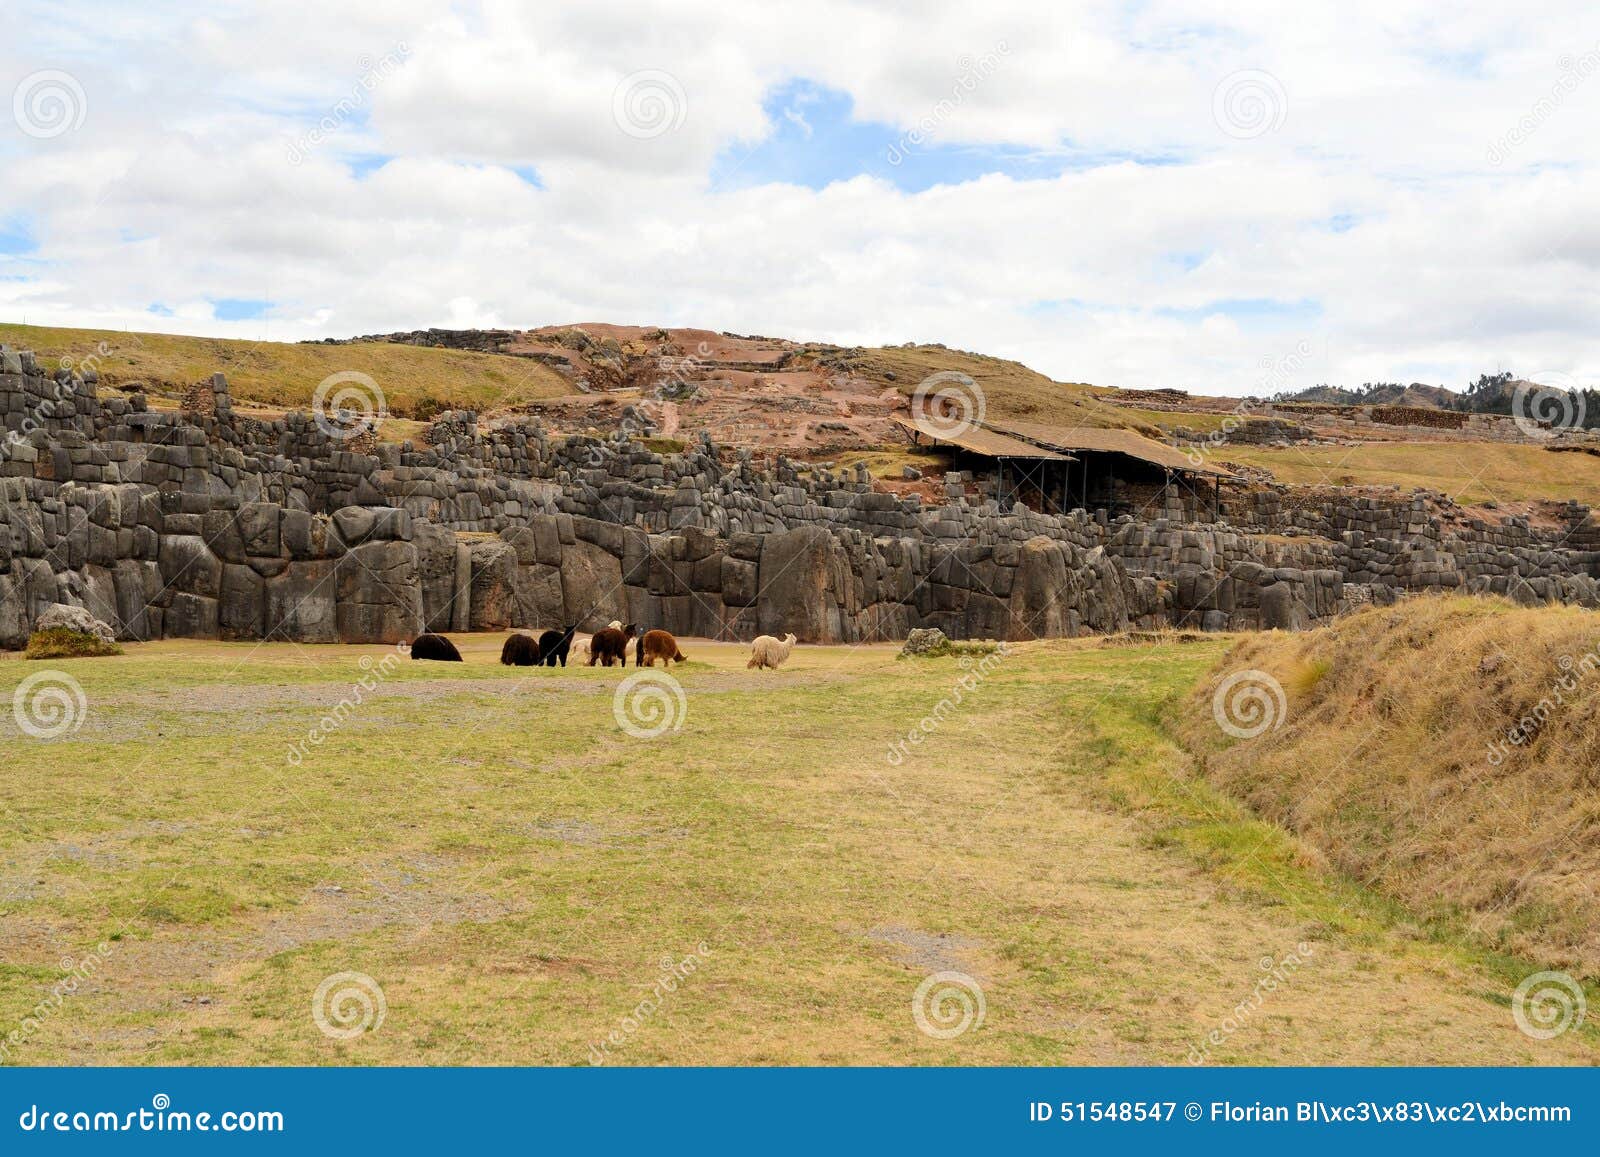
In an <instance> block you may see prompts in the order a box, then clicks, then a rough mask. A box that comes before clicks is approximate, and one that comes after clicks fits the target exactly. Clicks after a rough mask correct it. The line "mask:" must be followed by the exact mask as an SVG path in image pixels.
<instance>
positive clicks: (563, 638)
mask: <svg viewBox="0 0 1600 1157" xmlns="http://www.w3.org/2000/svg"><path fill="white" fill-rule="evenodd" d="M577 633H578V628H577V627H568V628H567V629H566V630H564V631H546V632H545V633H544V634H542V635H540V636H539V656H540V658H539V661H540V662H541V663H543V664H544V665H545V666H546V667H554V666H555V665H556V663H557V662H558V661H559V662H560V664H561V665H562V666H563V667H565V666H566V665H567V652H568V651H570V650H571V649H572V636H573V635H575V634H577Z"/></svg>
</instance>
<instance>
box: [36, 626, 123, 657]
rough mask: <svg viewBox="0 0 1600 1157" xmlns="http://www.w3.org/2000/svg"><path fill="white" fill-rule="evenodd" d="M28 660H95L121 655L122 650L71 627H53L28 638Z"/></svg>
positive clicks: (114, 644) (96, 636)
mask: <svg viewBox="0 0 1600 1157" xmlns="http://www.w3.org/2000/svg"><path fill="white" fill-rule="evenodd" d="M22 654H23V657H24V658H27V659H93V658H98V657H99V656H101V655H120V654H122V648H121V647H120V646H118V645H117V644H116V643H108V642H106V641H105V640H103V639H101V638H100V637H99V636H98V635H91V634H89V632H87V631H74V630H73V629H72V628H71V627H51V628H49V629H48V630H44V631H35V632H33V634H31V635H29V636H28V646H27V649H26V650H24V651H23V652H22Z"/></svg>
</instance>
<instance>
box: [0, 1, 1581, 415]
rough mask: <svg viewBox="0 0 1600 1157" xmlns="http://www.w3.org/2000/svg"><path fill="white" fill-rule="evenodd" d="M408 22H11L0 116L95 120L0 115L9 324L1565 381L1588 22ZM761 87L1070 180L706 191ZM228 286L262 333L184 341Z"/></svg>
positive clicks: (578, 18)
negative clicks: (20, 241) (510, 328)
mask: <svg viewBox="0 0 1600 1157" xmlns="http://www.w3.org/2000/svg"><path fill="white" fill-rule="evenodd" d="M440 11H441V10H440V9H439V7H438V6H437V5H434V4H430V3H426V2H425V0H396V2H390V3H385V4H383V5H378V4H375V3H357V2H354V0H327V2H325V3H322V4H319V6H318V9H317V16H316V19H315V21H314V22H311V23H308V21H307V19H306V17H305V14H304V10H303V9H302V10H292V9H291V8H288V7H285V6H281V5H270V4H266V3H265V2H261V3H249V2H246V0H238V2H236V3H233V4H228V5H206V6H203V7H202V6H198V5H196V6H195V7H194V8H193V10H191V11H189V12H187V13H178V12H174V11H173V10H171V9H170V8H169V9H166V10H163V11H162V12H161V13H155V14H151V13H145V12H143V11H132V10H125V9H124V8H123V7H122V6H120V5H112V4H101V3H88V2H85V0H65V2H60V3H50V4H46V3H41V2H36V0H23V2H22V3H21V4H20V11H19V12H18V14H17V19H16V20H15V21H14V22H12V23H13V24H14V31H13V34H11V35H8V36H7V37H6V38H5V41H4V42H3V43H0V90H3V91H0V95H6V94H9V93H10V92H11V91H12V90H13V89H14V88H15V87H16V85H17V84H18V83H19V82H20V81H21V80H22V79H23V78H24V77H26V76H28V75H30V74H32V73H34V72H37V71H39V70H42V69H61V70H65V71H68V72H70V73H71V74H72V75H73V76H74V77H75V78H76V79H77V80H78V82H79V83H80V84H81V85H82V88H83V91H84V93H85V97H86V100H87V105H88V107H87V110H86V112H87V115H86V116H85V118H84V123H83V125H82V127H81V128H79V129H77V130H76V131H73V132H70V133H67V134H64V135H62V136H60V137H57V138H54V139H48V140H41V139H36V138H34V137H30V136H27V135H25V134H24V133H22V132H21V131H20V129H18V130H15V131H13V126H12V124H11V123H10V122H9V121H0V165H4V166H6V168H7V175H6V179H4V180H0V235H3V234H4V230H3V226H4V223H5V222H7V221H22V222H25V223H26V225H27V227H28V231H29V233H31V235H32V236H33V237H34V238H36V240H37V243H38V247H37V249H36V250H34V251H32V252H29V253H26V254H23V255H20V256H13V257H10V258H8V257H6V256H5V254H4V251H3V250H0V308H3V309H4V311H5V314H4V315H5V316H6V317H8V318H14V317H21V316H22V315H23V314H26V316H27V319H28V320H29V321H32V322H38V323H45V324H84V325H90V324H103V325H117V326H122V325H129V326H133V327H140V326H143V327H146V328H167V329H180V330H185V331H196V330H198V331H203V332H211V333H219V334H237V335H241V336H259V335H261V334H262V333H263V332H266V331H268V329H269V327H270V333H271V335H272V336H274V337H279V338H290V337H321V336H342V335H349V334H354V333H365V332H373V331H378V330H389V329H400V328H411V327H416V326H426V325H491V324H505V325H537V324H544V323H550V322H563V321H573V320H616V321H625V322H637V323H662V324H697V325H705V326H710V327H715V328H726V329H731V330H736V331H740V332H763V333H773V334H785V335H790V336H794V337H797V338H814V339H826V340H834V341H840V342H846V343H849V342H858V341H859V342H879V341H894V342H898V341H905V340H912V339H915V340H926V341H943V342H946V343H947V344H950V345H952V346H960V347H965V348H972V349H980V350H985V351H988V352H993V353H997V354H1001V355H1006V356H1016V357H1020V358H1022V359H1023V360H1025V361H1028V362H1030V364H1033V365H1036V366H1037V367H1039V368H1041V369H1043V370H1045V371H1047V372H1049V373H1052V374H1053V375H1055V376H1057V377H1060V378H1063V379H1068V380H1088V381H1096V382H1102V383H1106V384H1122V385H1170V386H1178V387H1184V388H1192V389H1207V390H1215V391H1222V392H1229V393H1243V392H1247V391H1250V390H1251V389H1254V388H1259V386H1260V380H1261V378H1262V373H1261V370H1260V366H1261V364H1262V363H1263V361H1270V360H1273V359H1277V358H1281V357H1283V356H1284V355H1285V354H1287V353H1288V352H1290V351H1291V350H1292V349H1293V348H1294V346H1295V344H1296V343H1297V342H1298V341H1300V340H1306V341H1308V342H1309V343H1310V344H1311V345H1312V347H1313V348H1314V349H1315V350H1316V351H1317V353H1316V356H1315V357H1313V358H1312V359H1310V361H1309V362H1308V364H1307V365H1306V366H1305V367H1304V368H1303V369H1301V370H1299V371H1298V374H1297V378H1298V380H1299V381H1300V382H1302V383H1309V382H1311V381H1315V380H1331V381H1342V382H1348V383H1356V382H1360V381H1362V380H1367V379H1375V378H1389V377H1405V378H1410V377H1423V378H1424V379H1427V380H1434V381H1445V382H1449V383H1452V384H1458V385H1459V384H1460V383H1462V382H1463V381H1465V380H1467V379H1468V378H1470V377H1474V376H1476V374H1477V373H1478V372H1480V371H1482V370H1486V369H1493V368H1496V367H1498V366H1501V365H1509V366H1514V367H1516V368H1536V369H1542V370H1561V371H1563V372H1567V373H1571V374H1574V375H1575V376H1577V377H1579V378H1580V380H1583V381H1585V382H1600V339H1596V338H1595V337H1594V336H1593V335H1592V326H1591V325H1590V324H1588V319H1589V318H1592V317H1593V316H1594V312H1595V310H1594V307H1595V304H1596V302H1595V300H1594V299H1595V296H1596V291H1595V290H1594V289H1593V288H1592V285H1593V282H1594V277H1593V274H1594V268H1595V266H1596V264H1597V262H1600V212H1597V210H1595V209H1594V206H1595V204H1596V203H1597V202H1596V196H1595V195H1596V193H1597V192H1600V180H1597V176H1596V171H1595V155H1594V154H1595V153H1596V151H1597V149H1600V145H1597V144H1596V143H1595V142H1594V141H1593V140H1592V134H1591V133H1589V132H1588V128H1589V125H1590V124H1592V121H1593V114H1594V111H1595V108H1596V105H1597V103H1600V49H1597V44H1600V14H1597V13H1594V12H1592V11H1591V10H1588V9H1585V8H1584V7H1583V6H1581V5H1576V4H1573V5H1569V6H1565V11H1563V12H1559V13H1557V12H1554V11H1552V13H1551V14H1550V15H1549V16H1548V17H1545V18H1533V17H1530V16H1529V15H1527V14H1526V13H1524V12H1520V11H1518V12H1513V11H1511V10H1508V9H1505V8H1504V6H1491V5H1487V4H1481V5H1468V6H1465V7H1463V6H1452V10H1451V12H1450V14H1449V19H1445V18H1443V17H1442V16H1441V15H1439V10H1438V9H1437V6H1435V5H1424V4H1420V3H1400V4H1395V3H1386V4H1382V5H1379V4H1375V3H1359V4H1354V5H1352V4H1312V5H1302V6H1299V7H1297V8H1296V10H1295V13H1294V16H1293V18H1292V19H1285V18H1284V15H1283V10H1282V9H1281V6H1277V5H1266V4H1230V5H1227V6H1221V5H1216V4H1200V3H1195V2H1189V0H1159V2H1157V3H1154V4H1146V5H1139V6H1136V7H1134V6H1130V7H1127V8H1123V7H1120V6H1117V5H1111V4H1098V3H1078V4H1063V5H1037V4H1032V3H1021V2H1018V3H1014V4H995V5H988V6H984V7H983V8H982V10H981V11H980V10H978V9H977V8H976V7H975V6H972V5H968V4H958V3H953V2H950V3H934V4H929V5H919V6H917V9H916V11H915V13H914V14H913V13H912V12H911V11H910V10H908V9H905V8H904V7H903V6H898V5H894V6H891V5H885V4H866V3H863V4H850V3H844V2H842V0H828V2H824V3H822V4H820V5H809V6H788V7H783V8H780V7H778V6H757V5H736V4H731V3H709V2H703V0H702V2H698V3H697V2H689V0H686V2H685V3H681V4H675V5H673V6H672V8H671V9H670V10H664V9H662V8H660V7H659V6H656V5H644V4H637V3H617V2H607V3H598V4H586V5H582V6H579V5H567V4H542V5H538V6H528V5H522V4H515V3H511V2H509V0H503V2H502V0H485V2H484V3H481V4H477V5H463V6H459V7H458V8H457V9H455V10H453V13H452V14H451V15H448V16H445V17H441V16H440V15H439V13H440ZM395 54H399V56H400V57H402V58H403V66H402V67H399V68H397V69H395V70H379V71H382V73H383V74H382V75H381V76H377V78H376V80H375V81H374V82H373V83H371V84H370V86H369V85H366V84H364V83H363V78H364V77H365V78H369V79H371V78H373V77H374V75H375V71H374V70H375V69H376V68H377V66H378V65H379V64H380V63H381V62H382V61H384V60H385V59H387V58H390V57H393V56H394V55H395ZM986 57H994V58H996V59H997V60H998V66H997V67H995V68H993V69H992V70H989V69H986V70H985V71H984V75H983V78H982V80H981V81H980V82H979V83H977V84H976V85H974V86H973V87H972V88H971V89H970V90H963V91H962V93H961V96H960V99H959V100H956V101H951V100H950V99H949V98H950V97H951V95H952V92H953V91H954V86H955V85H957V84H958V81H959V78H960V77H961V76H962V75H963V74H964V72H966V71H969V70H971V69H972V68H973V67H974V66H975V64H976V62H979V61H982V60H984V59H985V58H986ZM1241 70H1259V71H1263V72H1266V73H1268V74H1270V76H1271V77H1272V78H1273V79H1274V80H1275V81H1276V84H1277V89H1276V90H1268V95H1269V98H1270V99H1278V98H1277V97H1276V96H1274V95H1273V92H1275V91H1281V101H1282V105H1281V107H1279V108H1276V109H1269V110H1268V111H1269V113H1272V114H1274V115H1273V123H1276V124H1277V127H1276V128H1274V129H1272V130H1271V131H1269V132H1266V133H1265V134H1264V135H1260V136H1256V137H1250V136H1248V135H1247V134H1246V135H1244V136H1242V137H1241V136H1240V135H1239V134H1237V133H1236V134H1235V135H1229V133H1228V132H1225V131H1224V130H1223V128H1219V126H1218V124H1217V123H1216V120H1215V119H1214V118H1215V115H1216V112H1215V109H1216V103H1217V102H1216V99H1215V98H1216V93H1217V88H1218V85H1219V83H1220V82H1222V81H1223V79H1224V78H1226V77H1228V76H1230V75H1231V74H1234V73H1236V72H1239V71H1241ZM660 73H665V74H667V75H668V76H669V77H670V78H671V79H672V80H673V81H674V82H675V84H676V86H677V87H676V89H673V88H672V87H671V86H667V87H665V88H660V89H659V90H658V92H665V93H666V96H667V98H668V100H669V102H670V101H671V100H676V99H679V97H678V95H677V94H679V93H681V101H682V105H681V107H678V108H671V107H669V108H668V110H667V113H668V116H669V122H670V123H671V124H672V125H673V126H674V127H670V128H668V129H667V130H665V131H661V132H652V130H651V127H650V126H648V125H647V126H644V128H643V131H639V130H640V126H639V125H634V126H633V128H634V130H635V131H627V128H626V126H622V127H619V125H618V124H617V122H616V119H615V111H614V110H615V109H616V107H617V99H618V86H619V84H621V83H622V82H623V81H624V79H625V78H628V77H631V76H637V75H639V74H649V75H652V76H654V75H656V74H660ZM796 79H804V80H807V81H809V82H812V83H814V84H816V85H820V86H823V87H825V88H828V89H832V90H836V91H840V92H845V93H848V94H849V96H850V97H851V99H852V100H853V102H854V110H855V115H856V117H857V118H858V119H862V120H872V121H876V122H879V123H881V124H885V125H889V126H893V128H892V130H890V135H891V136H892V135H893V134H894V133H903V132H906V131H911V130H915V129H916V128H917V127H918V126H919V125H921V124H924V123H926V122H927V121H928V120H929V118H934V119H936V120H937V122H938V123H937V126H936V131H935V134H934V135H935V138H936V139H937V140H938V141H939V142H940V143H942V144H944V145H967V146H979V147H989V146H1008V147H1018V146H1020V147H1025V148H1031V149H1039V150H1049V151H1051V152H1056V153H1065V154H1066V155H1070V156H1072V157H1074V158H1075V167H1074V168H1072V169H1069V170H1068V171H1067V173H1066V174H1065V175H1063V176H1061V177H1058V178H1053V179H1045V180H1019V179H1014V178H1012V177H1007V176H1003V175H999V174H991V175H988V176H984V177H981V178H978V179H975V180H966V181H965V183H958V184H950V185H944V186H937V187H934V188H930V189H927V190H925V191H922V192H915V193H912V192H907V191H905V190H903V189H900V188H896V187H895V186H894V185H892V184H890V183H889V182H888V181H886V180H884V179H882V175H883V174H885V170H884V168H883V167H882V166H881V165H877V166H870V165H863V166H861V167H864V168H870V169H871V171H873V172H876V173H878V174H880V176H868V175H858V176H851V172H852V170H851V169H850V168H849V165H848V164H845V166H844V170H843V171H841V173H840V177H841V179H840V180H839V181H837V182H836V183H834V184H831V185H828V186H827V187H825V188H821V189H812V188H805V187H798V186H793V185H775V184H764V185H763V184H757V185H754V186H752V187H745V188H738V189H731V188H727V187H723V186H717V185H714V184H713V183H712V181H711V173H712V171H713V166H714V165H715V163H716V161H717V158H718V157H719V156H721V155H725V154H727V153H728V152H729V151H732V152H734V153H739V152H740V150H746V149H748V148H749V147H751V146H753V145H754V144H756V143H757V142H759V141H761V140H763V139H765V138H767V137H768V136H769V135H770V134H772V133H775V132H778V131H780V127H781V125H782V124H783V123H784V122H785V116H784V109H783V108H779V109H777V110H776V112H775V113H773V114H772V115H769V111H768V110H767V109H766V108H765V107H764V101H765V100H766V99H767V98H768V97H770V96H771V94H772V93H773V91H774V90H775V89H776V88H778V87H779V86H781V85H783V84H785V83H786V82H789V81H792V80H796ZM353 93H354V94H358V99H356V100H352V99H351V97H352V94H353ZM941 101H945V102H946V103H945V106H944V107H943V108H940V102H941ZM341 102H343V103H342V104H341ZM936 110H937V115H935V113H936ZM793 111H794V112H796V113H797V114H802V115H803V116H804V119H805V122H806V126H807V127H808V128H809V129H811V130H813V131H812V132H811V133H799V132H796V131H795V130H794V127H793V126H792V125H791V126H790V127H789V131H790V132H791V133H792V134H793V135H794V137H795V139H797V140H805V139H813V138H814V139H815V140H817V141H819V142H821V141H822V140H823V138H824V137H825V133H824V132H823V131H822V128H823V126H821V125H820V124H819V122H818V115H819V113H818V109H817V106H815V105H812V104H808V105H806V106H805V107H803V108H800V107H796V108H794V109H793ZM319 122H320V123H321V124H324V125H328V126H329V127H327V129H326V131H325V132H324V131H322V130H319V134H320V135H319V136H318V137H317V139H315V140H311V139H310V138H309V137H308V134H309V133H310V132H311V130H312V129H314V128H317V126H318V125H319ZM329 122H331V124H330V123H329ZM1279 122H1281V123H1279ZM1530 125H1531V128H1530V127H1529V126H1530ZM1235 127H1237V126H1235ZM819 147H820V146H819ZM296 148H298V150H299V157H300V159H299V163H292V160H291V154H292V153H294V152H295V151H296ZM1496 152H1498V156H1496V155H1495V154H1496ZM860 159H861V160H863V161H865V160H875V159H877V158H860ZM848 160H849V158H844V159H843V161H846V162H847V161H848ZM352 164H357V166H358V167H357V169H356V170H354V171H353V170H352V167H351V166H352ZM952 171H954V170H952ZM357 172H360V173H361V174H364V175H360V176H358V175H356V174H357ZM530 172H533V173H537V175H538V180H539V182H540V186H541V187H535V186H534V185H533V184H531V183H530V182H529V181H528V180H527V179H525V178H526V177H527V175H528V174H529V173H530ZM225 298H239V299H249V300H255V299H266V300H271V301H273V302H275V303H277V306H276V308H275V310H274V312H273V314H272V317H271V319H270V323H268V322H264V321H248V322H220V321H216V320H215V319H214V318H213V317H211V315H210V311H209V306H208V303H209V302H213V301H217V300H221V299H225ZM154 303H161V304H162V305H164V306H165V307H166V308H167V309H169V310H172V311H173V312H174V316H172V317H165V318H158V317H155V316H153V315H152V314H150V313H148V312H147V310H148V308H149V307H150V306H151V305H152V304H154ZM1264 303H1265V304H1264ZM1277 384H1278V383H1277V382H1275V381H1274V382H1273V383H1272V385H1273V387H1274V388H1276V386H1277Z"/></svg>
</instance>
